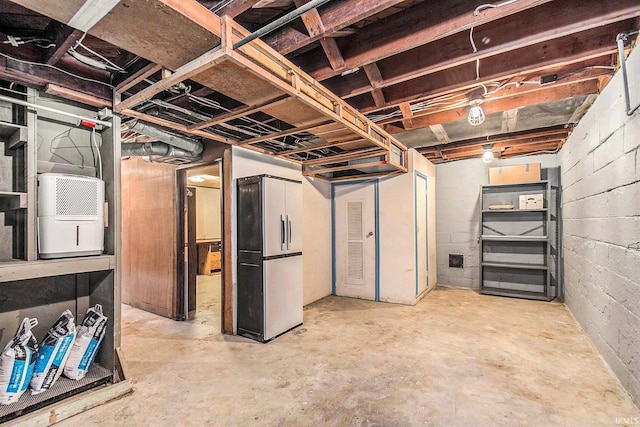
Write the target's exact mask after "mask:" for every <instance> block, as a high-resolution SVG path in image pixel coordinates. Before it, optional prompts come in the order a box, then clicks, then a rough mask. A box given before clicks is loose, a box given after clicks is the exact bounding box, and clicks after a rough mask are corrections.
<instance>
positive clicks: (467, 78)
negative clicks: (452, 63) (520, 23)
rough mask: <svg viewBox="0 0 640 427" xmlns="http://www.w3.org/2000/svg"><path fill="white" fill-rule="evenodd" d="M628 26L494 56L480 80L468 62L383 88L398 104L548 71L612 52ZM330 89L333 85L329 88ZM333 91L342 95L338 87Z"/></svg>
mask: <svg viewBox="0 0 640 427" xmlns="http://www.w3.org/2000/svg"><path fill="white" fill-rule="evenodd" d="M628 28H629V27H628V23H627V22H626V21H624V22H621V23H615V24H612V25H608V26H604V27H599V28H595V29H593V30H589V31H586V32H584V33H581V35H580V36H579V37H576V36H567V37H563V38H561V39H558V40H555V41H554V43H546V42H545V43H540V44H538V45H535V46H529V47H526V48H523V49H518V50H514V51H511V52H506V53H503V54H501V55H497V56H495V57H493V58H491V60H490V61H484V62H483V63H482V73H481V76H482V78H481V79H480V80H477V79H476V67H475V63H467V64H463V65H460V66H458V67H455V68H453V69H448V70H443V71H439V72H437V73H433V74H429V75H427V76H422V77H419V78H417V79H413V80H410V81H406V82H403V83H399V84H397V85H393V86H389V87H386V88H385V89H384V91H385V96H386V99H387V104H388V105H399V104H400V103H402V102H406V101H414V100H415V99H418V98H422V97H433V96H438V95H442V94H446V93H449V92H451V91H453V90H462V89H469V88H474V87H479V85H480V83H485V84H490V83H491V82H495V81H504V80H508V79H514V78H517V77H519V76H524V75H528V74H529V75H530V74H538V75H540V74H547V73H550V72H551V71H550V70H551V69H559V68H562V67H565V66H569V65H572V64H578V63H580V62H583V61H590V60H592V59H596V58H600V59H602V58H604V57H606V56H608V55H611V54H613V53H615V49H614V47H615V37H616V34H618V33H620V32H624V31H626V30H627V29H628ZM329 89H332V88H331V87H329ZM333 89H336V87H334V88H333ZM334 93H336V94H337V95H338V96H340V95H343V96H344V93H341V92H340V90H337V91H335V92H334ZM349 103H350V104H351V105H353V106H354V107H355V108H358V109H359V110H361V111H364V112H371V111H374V110H375V109H376V107H375V106H374V105H372V103H371V101H370V97H369V96H358V97H354V98H352V99H351V100H350V101H349Z"/></svg>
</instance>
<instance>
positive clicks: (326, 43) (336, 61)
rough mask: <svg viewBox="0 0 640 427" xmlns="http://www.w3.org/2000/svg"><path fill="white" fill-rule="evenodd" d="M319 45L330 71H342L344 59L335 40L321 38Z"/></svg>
mask: <svg viewBox="0 0 640 427" xmlns="http://www.w3.org/2000/svg"><path fill="white" fill-rule="evenodd" d="M320 45H321V46H322V50H324V54H325V55H326V56H327V59H328V60H329V63H330V64H331V69H333V70H334V71H341V70H344V69H345V65H344V58H343V57H342V53H341V52H340V48H339V47H338V44H337V43H336V41H335V39H332V38H330V37H325V38H322V39H320Z"/></svg>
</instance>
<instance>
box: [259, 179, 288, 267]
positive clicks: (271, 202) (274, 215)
mask: <svg viewBox="0 0 640 427" xmlns="http://www.w3.org/2000/svg"><path fill="white" fill-rule="evenodd" d="M263 184H264V185H263V194H262V216H263V221H264V222H263V224H264V225H263V227H264V242H263V256H266V257H267V256H274V255H282V254H285V253H286V252H287V220H286V213H285V206H286V205H285V200H286V196H285V191H286V181H283V180H280V179H273V178H263Z"/></svg>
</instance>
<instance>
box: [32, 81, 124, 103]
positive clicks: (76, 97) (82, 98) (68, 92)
mask: <svg viewBox="0 0 640 427" xmlns="http://www.w3.org/2000/svg"><path fill="white" fill-rule="evenodd" d="M44 91H45V92H46V93H48V94H49V95H54V96H59V97H60V98H64V99H70V100H72V101H76V102H80V103H82V104H86V105H93V106H94V107H101V108H103V107H108V108H111V107H112V105H113V104H112V102H111V100H109V99H102V98H96V97H95V96H92V95H89V94H87V93H85V92H79V91H77V90H73V89H68V88H66V87H62V86H58V85H56V84H53V83H47V84H46V85H45V87H44Z"/></svg>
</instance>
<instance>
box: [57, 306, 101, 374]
mask: <svg viewBox="0 0 640 427" xmlns="http://www.w3.org/2000/svg"><path fill="white" fill-rule="evenodd" d="M106 329H107V317H106V316H105V315H104V314H102V306H101V305H100V304H96V305H95V307H92V308H90V309H89V310H87V315H86V316H84V319H83V320H82V325H80V326H79V327H78V335H77V337H76V341H75V343H74V344H73V348H72V349H71V354H70V355H69V360H67V364H66V365H65V366H64V376H65V377H67V378H70V379H72V380H79V379H81V378H84V376H85V375H86V374H87V371H88V370H89V368H90V367H91V364H92V363H93V360H94V359H95V358H96V354H98V348H99V347H100V343H101V342H102V339H103V338H104V334H105V331H106Z"/></svg>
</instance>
